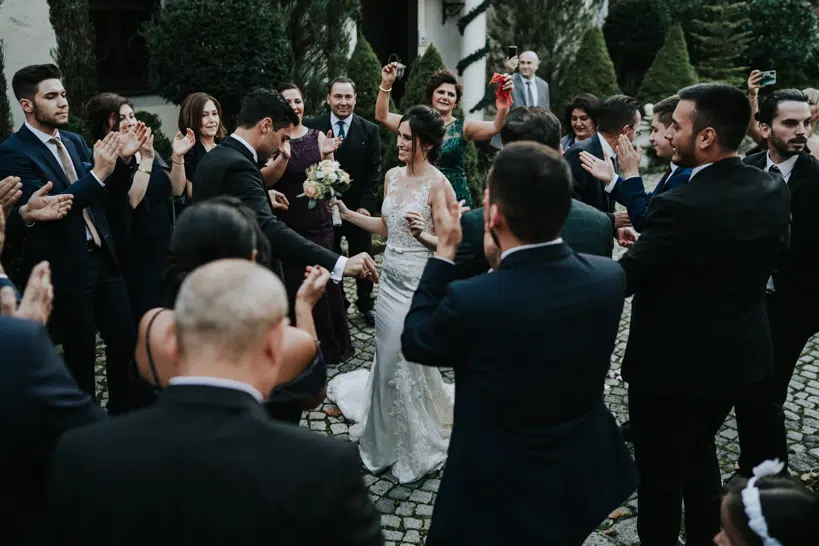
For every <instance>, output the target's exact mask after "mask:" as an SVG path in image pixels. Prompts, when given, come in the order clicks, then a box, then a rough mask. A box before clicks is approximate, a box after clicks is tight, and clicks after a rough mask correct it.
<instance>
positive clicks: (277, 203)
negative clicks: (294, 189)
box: [267, 190, 290, 210]
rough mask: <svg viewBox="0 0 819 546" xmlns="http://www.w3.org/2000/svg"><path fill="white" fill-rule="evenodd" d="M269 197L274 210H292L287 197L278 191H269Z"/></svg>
mask: <svg viewBox="0 0 819 546" xmlns="http://www.w3.org/2000/svg"><path fill="white" fill-rule="evenodd" d="M267 193H268V195H270V203H271V205H272V206H273V209H274V210H287V209H289V208H290V201H288V200H287V197H285V195H284V194H283V193H282V192H280V191H276V190H268V191H267Z"/></svg>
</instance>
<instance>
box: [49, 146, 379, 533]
mask: <svg viewBox="0 0 819 546" xmlns="http://www.w3.org/2000/svg"><path fill="white" fill-rule="evenodd" d="M211 153H213V152H211ZM174 311H175V313H174V322H175V333H176V347H175V348H174V352H175V353H176V354H177V356H178V374H179V375H178V376H176V377H172V378H171V379H170V380H169V382H168V383H169V385H168V387H167V388H166V389H165V390H164V391H163V392H162V393H161V394H160V396H159V400H158V401H157V402H156V403H155V404H154V405H152V406H151V407H149V408H146V409H143V410H141V411H139V412H134V413H131V414H129V415H127V416H124V417H122V418H120V419H114V420H111V421H108V422H106V423H100V424H97V425H94V426H89V427H86V428H84V429H81V430H77V431H72V432H70V433H68V434H66V435H65V436H63V439H62V440H61V441H60V443H59V445H58V446H57V449H56V451H55V453H54V456H53V459H52V465H51V477H50V488H49V492H50V496H51V510H50V518H51V521H52V522H53V524H54V533H55V537H59V540H58V542H59V543H60V544H65V545H80V544H82V545H83V546H103V545H108V544H111V541H112V540H114V541H115V542H116V543H117V544H118V545H119V546H129V545H134V546H144V545H145V544H150V543H152V542H156V540H157V537H161V540H162V541H163V543H167V544H209V545H211V546H228V545H230V546H232V545H235V544H258V543H260V542H262V541H269V542H271V543H274V544H288V545H293V546H297V545H304V546H308V545H309V546H313V545H316V544H339V545H349V546H352V545H356V546H376V545H381V544H383V540H384V539H383V537H382V534H381V528H380V517H379V515H378V513H377V512H376V510H375V509H374V507H373V505H372V503H371V502H370V499H369V497H368V496H367V490H366V488H365V487H364V483H363V481H362V479H361V473H360V469H359V464H360V463H359V459H358V453H357V450H356V449H355V447H354V446H353V445H352V444H349V443H345V442H339V441H336V440H332V439H329V438H323V437H321V436H318V435H315V434H313V433H311V432H309V431H307V430H304V429H300V428H297V427H293V426H291V425H287V424H283V423H278V422H276V421H273V420H271V419H269V418H268V417H267V415H266V414H265V412H264V407H263V406H262V402H263V401H264V398H265V395H263V394H262V393H269V392H270V391H271V390H272V389H273V387H274V386H275V385H276V383H277V380H278V375H279V370H280V366H281V364H282V351H283V345H282V339H283V334H284V332H285V330H286V328H287V324H288V319H287V296H286V294H285V292H284V286H283V284H282V283H281V281H279V280H278V279H277V278H276V276H275V275H274V274H273V273H271V272H270V271H269V270H268V269H266V268H264V267H262V266H260V265H257V264H254V263H251V262H248V261H246V260H222V261H217V262H211V263H210V264H208V265H205V266H202V267H201V268H199V269H198V270H196V271H194V272H193V273H192V274H191V275H190V276H189V277H188V278H187V279H185V282H184V283H183V284H182V288H181V289H180V292H179V295H178V297H177V300H176V307H175V309H174Z"/></svg>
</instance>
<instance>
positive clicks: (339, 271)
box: [230, 118, 349, 284]
mask: <svg viewBox="0 0 819 546" xmlns="http://www.w3.org/2000/svg"><path fill="white" fill-rule="evenodd" d="M348 119H349V118H348ZM230 136H231V137H233V138H235V139H236V140H238V141H239V142H241V143H242V144H243V145H244V147H245V148H247V149H248V150H250V153H251V154H253V162H254V163H259V154H258V153H257V152H256V148H254V147H253V146H251V145H250V143H249V142H248V141H246V140H245V139H243V138H242V137H240V136H239V135H237V134H236V133H233V134H232V135H230ZM345 267H347V257H346V256H339V257H338V261H336V265H335V266H333V270H332V271H331V272H330V278H331V279H332V280H333V282H334V283H336V284H338V283H340V282H341V279H342V278H343V277H344V268H345Z"/></svg>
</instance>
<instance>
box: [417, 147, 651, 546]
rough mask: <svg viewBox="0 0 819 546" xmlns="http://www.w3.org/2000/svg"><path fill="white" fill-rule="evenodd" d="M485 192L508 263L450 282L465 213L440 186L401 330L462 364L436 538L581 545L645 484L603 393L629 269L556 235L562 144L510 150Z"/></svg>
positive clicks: (565, 174) (422, 357)
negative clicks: (431, 235) (432, 244)
mask: <svg viewBox="0 0 819 546" xmlns="http://www.w3.org/2000/svg"><path fill="white" fill-rule="evenodd" d="M487 192H488V196H487V204H488V208H487V214H488V216H489V217H488V220H487V226H488V229H490V230H491V231H492V233H493V234H494V237H495V238H496V239H497V240H498V242H499V247H500V250H501V260H500V265H499V267H498V268H497V269H496V270H495V271H494V272H493V273H492V274H490V275H480V276H478V277H474V278H472V279H469V280H465V281H456V282H453V281H454V280H455V279H456V276H457V270H456V267H455V265H454V262H453V261H452V260H453V259H454V257H455V253H456V248H457V246H458V244H459V242H460V239H461V227H460V221H459V212H460V210H459V205H458V203H457V201H456V200H455V198H454V196H451V195H448V194H447V192H446V191H445V190H444V189H443V188H437V189H436V191H435V193H434V194H433V217H434V219H435V233H436V235H437V237H438V248H437V250H436V253H435V258H432V259H430V260H429V262H428V264H427V266H426V269H425V270H424V273H423V276H422V278H421V281H420V284H419V286H418V289H417V291H416V292H415V296H414V297H413V301H412V306H411V308H410V311H409V313H408V314H407V317H406V320H405V323H404V332H403V334H402V336H401V347H402V350H403V353H404V355H405V356H406V358H407V360H410V361H412V362H418V363H419V364H423V365H427V366H453V367H454V368H455V421H454V422H455V425H454V428H453V430H452V438H451V440H450V444H449V456H448V459H447V467H446V472H445V474H444V478H443V481H442V483H441V487H440V490H439V492H438V498H437V500H436V503H435V511H434V513H433V517H432V526H431V528H430V530H429V535H428V537H427V545H428V546H441V545H447V546H449V545H452V546H454V545H463V546H467V545H469V546H480V545H487V546H488V545H496V544H550V545H565V546H580V544H582V543H583V542H584V540H585V539H586V537H587V536H588V535H589V534H590V533H591V532H592V531H594V529H595V528H596V527H597V526H598V525H599V524H600V522H601V521H603V520H604V519H605V518H606V516H607V515H608V514H609V513H610V512H611V510H613V509H614V508H616V507H617V506H619V505H620V503H622V502H624V501H625V500H626V499H627V498H628V496H629V495H630V494H631V492H632V491H633V490H634V488H635V487H636V485H637V479H636V478H637V476H636V472H635V470H634V465H633V463H632V461H631V458H630V456H629V454H628V451H627V449H626V446H625V442H624V441H623V438H622V436H621V435H620V431H619V429H618V427H617V423H616V422H615V420H614V417H613V416H612V414H611V413H610V412H609V410H608V408H606V406H605V404H604V403H603V386H604V381H605V378H606V374H607V372H608V370H609V366H610V359H611V353H612V350H613V349H614V340H615V337H616V335H617V329H618V326H619V323H620V313H621V311H622V309H623V300H624V289H625V278H624V275H623V272H622V270H621V269H620V268H619V267H618V266H617V264H616V263H615V262H613V261H611V260H610V259H607V258H600V257H597V256H587V255H583V254H577V253H576V252H574V251H572V249H570V248H569V247H568V246H567V245H566V244H565V243H563V241H562V239H561V238H560V230H561V228H562V226H563V221H564V220H565V219H566V217H567V215H568V213H569V208H570V206H571V192H572V183H571V174H570V172H569V168H568V167H567V166H566V164H565V163H564V162H563V161H562V160H561V159H560V155H559V153H558V152H557V151H555V150H550V149H549V148H547V147H546V146H543V145H542V144H538V143H535V142H520V143H515V144H512V145H510V146H506V147H504V148H503V150H502V151H501V152H500V153H499V154H498V156H497V158H496V159H495V163H494V166H493V168H492V172H491V174H490V175H489V181H488V184H487ZM521 416H524V417H523V418H521ZM487 498H488V499H491V502H486V499H487ZM476 522H480V524H476Z"/></svg>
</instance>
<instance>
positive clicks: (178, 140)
mask: <svg viewBox="0 0 819 546" xmlns="http://www.w3.org/2000/svg"><path fill="white" fill-rule="evenodd" d="M195 145H196V135H194V134H193V131H192V130H191V129H190V128H189V129H187V130H186V131H185V134H184V135H183V134H182V131H177V133H176V136H175V137H174V139H173V143H172V147H173V156H174V158H175V159H178V160H179V161H182V158H184V157H185V154H186V153H188V152H189V151H190V150H191V148H193V147H194V146H195Z"/></svg>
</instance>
